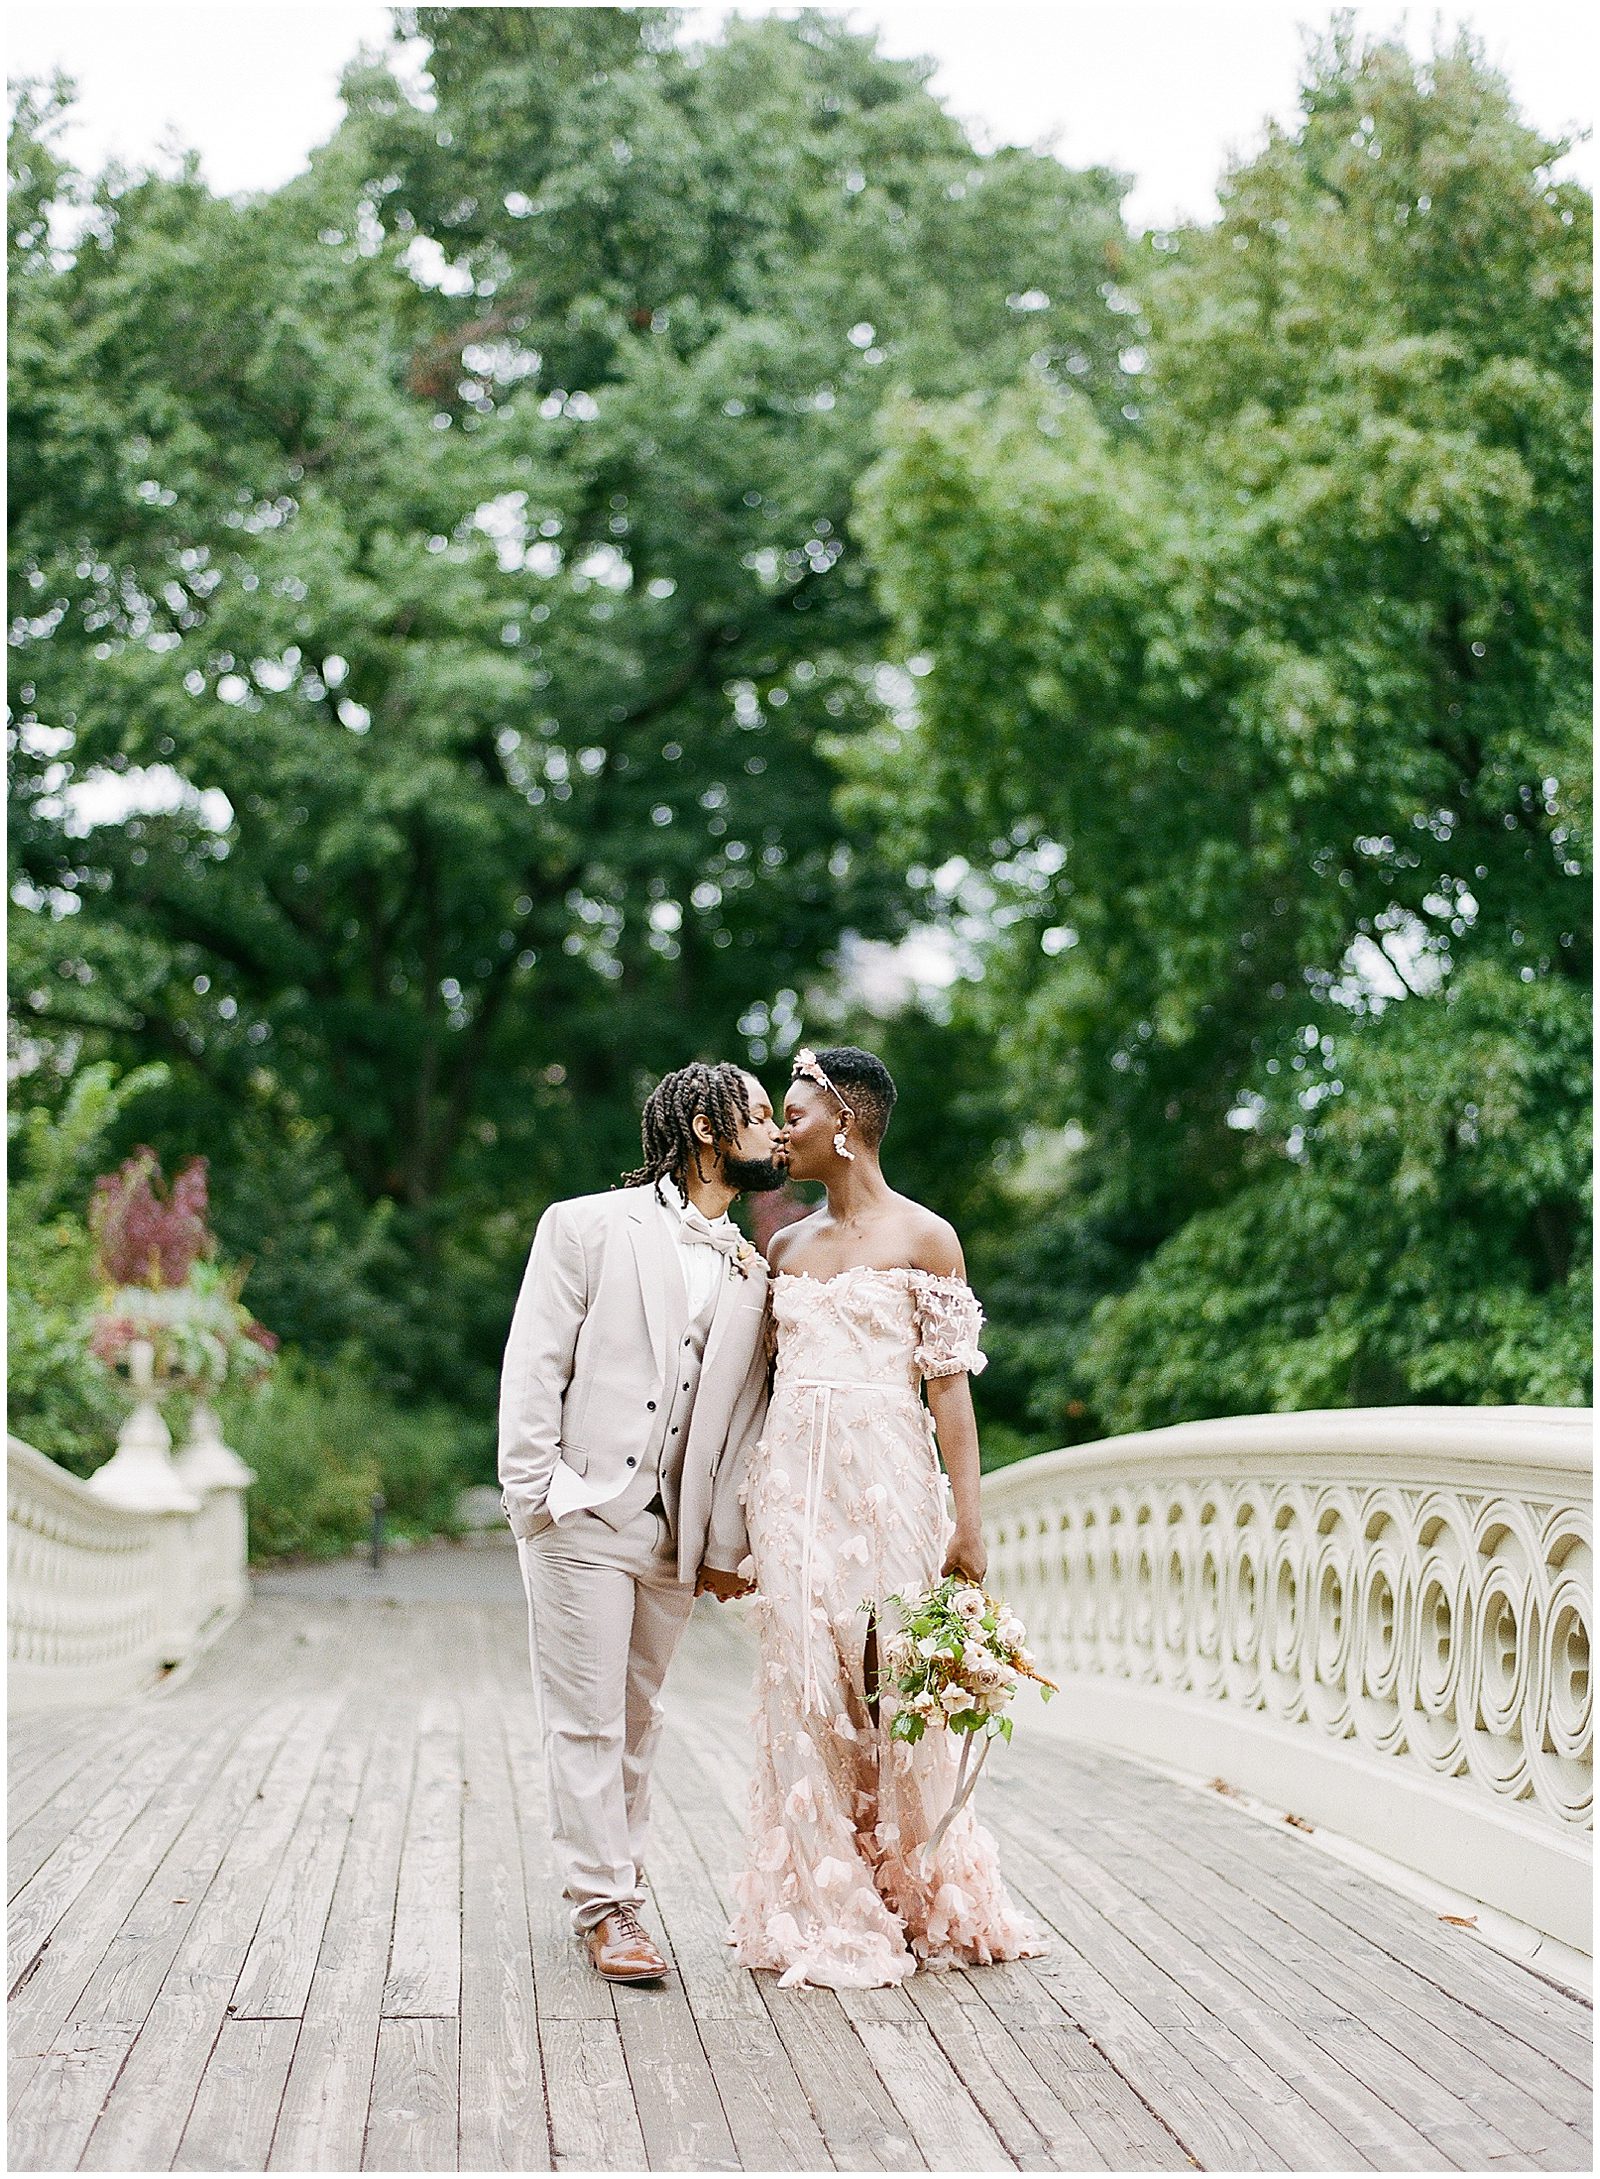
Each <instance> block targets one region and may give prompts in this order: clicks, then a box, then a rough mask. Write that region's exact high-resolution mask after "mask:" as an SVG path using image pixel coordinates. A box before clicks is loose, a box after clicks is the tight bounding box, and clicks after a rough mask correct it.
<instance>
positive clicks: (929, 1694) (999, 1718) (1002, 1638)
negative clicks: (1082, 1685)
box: [878, 1574, 1056, 1742]
mask: <svg viewBox="0 0 1600 2179" xmlns="http://www.w3.org/2000/svg"><path fill="white" fill-rule="evenodd" d="M889 1601H890V1602H891V1603H892V1604H894V1605H896V1606H897V1607H898V1609H899V1613H900V1632H899V1634H898V1635H897V1636H896V1637H895V1639H894V1641H893V1642H892V1643H891V1644H890V1645H889V1651H888V1669H887V1671H886V1672H884V1674H883V1675H882V1676H881V1678H880V1680H879V1683H878V1694H879V1697H880V1699H881V1698H884V1697H887V1698H888V1699H889V1700H890V1701H891V1702H892V1703H893V1705H894V1715H893V1717H892V1719H891V1721H890V1725H889V1732H890V1736H891V1738H893V1739H895V1740H908V1741H912V1742H915V1741H918V1740H920V1739H921V1738H922V1736H923V1734H924V1733H925V1732H926V1731H927V1729H928V1727H929V1726H930V1725H940V1726H945V1727H947V1728H948V1729H949V1730H950V1731H951V1732H953V1733H965V1734H969V1735H970V1734H972V1733H982V1734H984V1735H985V1737H986V1738H987V1739H989V1740H994V1739H996V1738H999V1739H1001V1740H1009V1739H1010V1738H1011V1722H1012V1721H1011V1719H1010V1718H1008V1717H1007V1716H1005V1715H1004V1712H1005V1711H1006V1709H1007V1708H1008V1706H1009V1705H1010V1702H1011V1698H1012V1696H1013V1695H1014V1694H1015V1693H1016V1691H1017V1682H1018V1680H1019V1679H1028V1680H1037V1682H1038V1683H1039V1691H1040V1693H1041V1695H1042V1696H1043V1697H1044V1700H1045V1701H1046V1702H1048V1701H1049V1700H1050V1697H1051V1696H1052V1695H1053V1694H1054V1693H1055V1692H1056V1687H1055V1682H1054V1681H1053V1680H1047V1679H1046V1678H1045V1676H1044V1674H1043V1673H1042V1672H1040V1671H1039V1670H1038V1668H1037V1667H1036V1665H1035V1664H1034V1661H1033V1658H1032V1656H1031V1655H1030V1654H1029V1652H1028V1650H1027V1649H1026V1647H1025V1646H1024V1645H1025V1643H1026V1640H1027V1633H1028V1630H1027V1628H1026V1627H1025V1626H1024V1625H1023V1624H1022V1621H1021V1620H1020V1619H1019V1618H1018V1617H1017V1615H1016V1613H1015V1612H1013V1611H1012V1610H1011V1608H1010V1606H1009V1605H1007V1604H1002V1603H1000V1602H999V1601H998V1599H997V1598H995V1597H992V1596H990V1595H989V1593H988V1591H987V1590H985V1589H980V1588H979V1587H978V1586H977V1584H976V1582H971V1581H968V1580H967V1579H966V1578H965V1576H964V1575H961V1574H949V1575H947V1576H946V1577H945V1579H944V1580H943V1581H941V1582H940V1583H939V1585H938V1587H937V1588H935V1589H929V1590H928V1591H927V1592H926V1594H924V1595H922V1596H918V1597H911V1598H906V1597H901V1596H896V1597H891V1598H890V1600H889Z"/></svg>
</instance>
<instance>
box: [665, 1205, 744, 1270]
mask: <svg viewBox="0 0 1600 2179" xmlns="http://www.w3.org/2000/svg"><path fill="white" fill-rule="evenodd" d="M678 1222H679V1224H680V1226H681V1227H682V1229H683V1237H684V1239H685V1240H686V1241H702V1242H704V1244H705V1245H706V1247H707V1248H715V1249H720V1250H721V1252H722V1254H723V1255H724V1256H727V1257H729V1258H732V1257H733V1256H734V1255H736V1254H737V1252H738V1247H739V1232H738V1228H737V1227H736V1226H734V1225H733V1224H731V1223H730V1221H729V1220H727V1219H722V1220H719V1222H718V1223H717V1224H716V1225H713V1224H712V1223H711V1221H710V1219H709V1218H707V1217H706V1215H705V1213H704V1212H703V1211H697V1210H696V1209H695V1207H694V1205H693V1204H692V1203H686V1204H684V1206H683V1208H682V1209H681V1210H680V1211H679V1213H678Z"/></svg>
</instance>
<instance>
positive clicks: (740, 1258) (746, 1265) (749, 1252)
mask: <svg viewBox="0 0 1600 2179" xmlns="http://www.w3.org/2000/svg"><path fill="white" fill-rule="evenodd" d="M762 1261H763V1258H762V1254H761V1251H760V1250H759V1249H758V1248H752V1247H751V1245H750V1243H749V1242H748V1241H741V1242H740V1243H739V1245H738V1247H737V1248H736V1249H735V1250H734V1252H733V1265H734V1269H735V1270H736V1271H737V1272H738V1274H739V1276H740V1278H741V1279H747V1278H749V1276H750V1269H751V1266H752V1265H753V1264H758V1263H761V1262H762Z"/></svg>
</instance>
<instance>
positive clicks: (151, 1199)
mask: <svg viewBox="0 0 1600 2179" xmlns="http://www.w3.org/2000/svg"><path fill="white" fill-rule="evenodd" d="M160 1185H161V1165H160V1161H159V1160H158V1159H157V1157H156V1154H155V1152H154V1151H153V1150H151V1149H148V1148H145V1147H141V1148H140V1149H138V1150H135V1152H134V1153H133V1155H132V1157H131V1158H128V1159H127V1160H126V1161H125V1162H124V1163H123V1164H122V1165H120V1166H119V1167H118V1168H117V1170H116V1172H114V1173H102V1174H101V1176H100V1178H99V1179H98V1180H97V1181H96V1182H95V1184H94V1194H93V1196H92V1197H91V1199H90V1203H89V1230H90V1232H91V1233H92V1234H93V1235H94V1238H95V1246H96V1248H97V1249H98V1251H99V1257H100V1269H101V1272H102V1273H103V1275H104V1276H105V1278H106V1279H107V1280H108V1281H109V1283H110V1284H111V1285H112V1286H151V1287H162V1286H182V1285H183V1283H184V1281H185V1280H186V1279H187V1278H188V1276H189V1273H190V1272H191V1271H192V1270H193V1268H194V1266H195V1264H196V1262H197V1261H198V1259H199V1258H200V1257H202V1256H208V1255H210V1253H211V1251H212V1248H213V1247H214V1245H215V1244H214V1243H213V1241H212V1238H211V1235H210V1233H209V1231H208V1230H207V1227H206V1203H207V1193H206V1161H205V1159H204V1158H191V1159H190V1160H189V1162H188V1164H187V1165H185V1166H184V1167H183V1168H182V1170H181V1171H180V1172H178V1173H177V1174H176V1175H175V1176H174V1179H173V1182H172V1187H171V1190H170V1192H169V1193H168V1194H167V1195H166V1196H165V1197H163V1196H162V1195H161V1194H160V1193H159V1192H158V1191H159V1189H160Z"/></svg>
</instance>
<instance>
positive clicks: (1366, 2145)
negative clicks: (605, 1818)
mask: <svg viewBox="0 0 1600 2179" xmlns="http://www.w3.org/2000/svg"><path fill="white" fill-rule="evenodd" d="M749 1666H750V1656H749V1649H748V1643H747V1637H746V1635H745V1633H744V1630H743V1628H742V1626H741V1625H740V1623H739V1622H738V1620H737V1618H736V1616H735V1615H734V1614H732V1613H727V1612H723V1613H720V1614H719V1613H718V1611H717V1609H716V1607H714V1606H712V1605H710V1604H709V1603H707V1604H703V1605H702V1606H700V1607H699V1609H698V1611H697V1614H696V1618H695V1620H694V1622H693V1624H692V1626H691V1629H690V1633H689V1636H688V1638H687V1640H686V1643H685V1647H684V1651H683V1653H682V1654H681V1656H680V1658H679V1660H678V1663H677V1665H676V1666H675V1668H674V1674H673V1678H672V1680H671V1681H670V1682H669V1689H668V1692H669V1726H668V1730H667V1732H666V1734H665V1735H664V1739H663V1748H662V1754H661V1758H660V1763H659V1768H658V1773H657V1777H658V1787H657V1814H656V1829H655V1842H654V1851H653V1854H652V1857H651V1858H652V1867H651V1870H650V1891H651V1901H650V1913H649V1919H650V1921H651V1923H652V1926H653V1927H654V1928H655V1929H656V1930H657V1932H658V1933H659V1934H660V1935H661V1937H662V1938H663V1940H664V1942H665V1945H666V1947H667V1949H668V1951H669V1953H670V1954H671V1956H672V1959H673V1961H674V1964H675V1967H676V1970H677V1973H676V1978H675V1980H674V1981H673V1982H671V1983H670V1984H669V1985H667V1986H665V1987H663V1988H659V1989H621V1990H612V1989H610V1988H608V1987H606V1986H604V1985H602V1984H600V1983H599V1982H598V1981H597V1980H596V1979H595V1977H594V1976H593V1975H592V1974H591V1973H590V1971H589V1970H588V1968H587V1966H586V1965H585V1964H584V1962H583V1961H582V1959H581V1957H580V1955H579V1954H578V1953H577V1951H576V1949H575V1948H574V1946H573V1944H572V1941H571V1939H570V1938H569V1936H568V1935H567V1931H566V1924H565V1917H564V1914H563V1911H562V1908H561V1904H560V1901H559V1899H558V1897H557V1896H556V1892H555V1887H554V1883H553V1880H552V1877H551V1873H550V1854H549V1846H548V1840H547V1833H546V1822H545V1812H544V1807H543V1784H542V1779H541V1775H540V1766H539V1763H538V1760H537V1747H536V1733H535V1721H534V1711H533V1702H532V1695H531V1691H530V1687H529V1681H528V1667H527V1652H526V1635H525V1623H524V1617H523V1613H522V1610H521V1606H520V1591H519V1588H518V1585H517V1578H516V1569H515V1562H514V1559H513V1557H512V1555H511V1553H510V1552H509V1551H507V1550H504V1549H495V1548H485V1549H482V1550H477V1551H463V1550H457V1551H437V1552H430V1553H426V1554H423V1553H419V1554H416V1555H414V1556H413V1557H412V1558H411V1559H410V1560H404V1559H402V1560H395V1561H392V1562H391V1566H390V1569H389V1570H388V1571H387V1572H386V1573H385V1574H384V1575H383V1576H380V1577H373V1576H370V1575H368V1574H367V1573H365V1571H364V1570H363V1569H360V1568H326V1569H308V1570H306V1571H305V1572H304V1573H302V1574H298V1575H276V1576H271V1577H268V1578H267V1579H266V1580H264V1581H263V1582H262V1583H260V1584H259V1586H258V1594H257V1599H256V1602H255V1603H254V1604H253V1606H252V1607H251V1609H250V1610H249V1611H248V1612H247V1613H246V1615H245V1617H244V1618H243V1619H242V1620H241V1621H240V1622H239V1624H238V1625H237V1626H236V1627H234V1628H233V1630H232V1631H231V1632H230V1633H229V1634H228V1635H227V1636H226V1637H225V1638H224V1639H223V1641H222V1642H221V1643H220V1644H219V1645H218V1646H217V1647H216V1648H215V1649H213V1650H212V1651H210V1652H209V1653H208V1654H207V1655H206V1656H205V1657H204V1658H203V1659H202V1660H201V1662H200V1664H199V1665H198V1667H197V1668H196V1670H195V1671H194V1673H193V1674H192V1676H191V1677H190V1678H189V1679H188V1680H187V1681H186V1682H184V1683H182V1684H180V1685H177V1686H174V1687H170V1688H167V1689H164V1690H162V1691H161V1692H160V1693H158V1694H155V1695H151V1696H147V1697H145V1698H143V1699H142V1700H140V1701H137V1702H131V1703H128V1704H125V1705H122V1706H119V1707H117V1708H115V1709H106V1710H90V1711H82V1710H80V1711H57V1712H54V1713H49V1714H44V1715H37V1714H36V1715H32V1716H26V1717H23V1718H21V1719H19V1720H17V1721H16V1722H15V1723H14V1726H13V1731H12V1745H11V1810H10V1831H11V1868H10V1889H11V1897H12V1909H11V1924H10V1988H11V1991H12V2005H11V2048H12V2058H11V2073H10V2096H11V2125H10V2155H11V2163H12V2165H13V2167H14V2168H16V2169H19V2170H23V2171H70V2170H99V2171H105V2170H118V2171H164V2170H169V2169H173V2170H188V2171H262V2170H274V2171H291V2172H302V2171H304V2172H311V2171H339V2172H356V2171H362V2170H367V2171H450V2170H462V2171H540V2170H558V2169H566V2170H619V2171H631V2170H664V2171H726V2170H747V2171H829V2170H834V2169H837V2170H841V2171H922V2170H933V2171H952V2170H959V2171H1011V2170H1025V2171H1103V2170H1110V2171H1168V2170H1171V2171H1177V2170H1186V2169H1193V2168H1199V2169H1203V2170H1225V2171H1254V2170H1259V2171H1280V2170H1293V2171H1347V2170H1360V2169H1372V2170H1380V2171H1411V2170H1452V2169H1453V2170H1470V2171H1481V2170H1489V2169H1501V2170H1513V2171H1516V2170H1548V2171H1577V2170H1583V2171H1587V2170H1588V2169H1589V2168H1590V2164H1591V2157H1590V2101H1589V2089H1588V2081H1589V2068H1590V2055H1591V2033H1590V2031H1591V2019H1592V2016H1591V2013H1590V2011H1589V2008H1588V2007H1587V2005H1586V2004H1585V2003H1584V2002H1583V2001H1582V2000H1580V1999H1578V1998H1576V1997H1574V1996H1572V1995H1570V1994H1569V1993H1568V1992H1566V1991H1564V1990H1562V1989H1560V1988H1558V1987H1557V1986H1556V1985H1555V1984H1553V1983H1552V1982H1550V1981H1548V1980H1546V1979H1545V1978H1543V1977H1542V1976H1540V1975H1538V1974H1536V1973H1533V1972H1531V1971H1530V1970H1528V1969H1526V1968H1524V1967H1523V1966H1521V1965H1520V1964H1517V1963H1515V1962H1512V1961H1509V1960H1506V1959H1504V1958H1502V1957H1500V1956H1499V1955H1498V1954H1496V1953H1493V1952H1491V1951H1489V1950H1488V1949H1487V1948H1485V1947H1484V1946H1483V1945H1481V1944H1479V1943H1478V1942H1477V1941H1475V1940H1474V1939H1472V1938H1470V1937H1468V1936H1467V1935H1465V1934H1464V1933H1463V1932H1461V1931H1459V1930H1456V1929H1454V1928H1451V1927H1450V1926H1448V1925H1447V1924H1444V1923H1442V1922H1441V1921H1440V1920H1439V1919H1438V1917H1437V1916H1436V1915H1434V1914H1433V1913H1431V1912H1429V1911H1428V1910H1426V1909H1425V1908H1423V1907H1421V1906H1419V1905H1416V1904H1414V1903H1412V1902H1411V1901H1409V1900H1407V1899H1404V1898H1401V1897H1399V1896H1397V1895H1395V1894H1393V1893H1391V1892H1389V1891H1388V1890H1387V1889H1385V1888H1383V1887H1381V1886H1380V1885H1378V1884H1376V1883H1375V1882H1374V1881H1373V1880H1371V1879H1370V1878H1368V1877H1366V1876H1364V1875H1361V1874H1359V1873H1357V1872H1355V1871H1354V1870H1352V1869H1351V1868H1349V1867H1347V1866H1346V1865H1345V1864H1344V1863H1342V1862H1340V1861H1337V1860H1335V1859H1334V1858H1332V1857H1331V1856H1330V1855H1327V1854H1325V1853H1323V1852H1322V1851H1321V1850H1320V1849H1319V1848H1318V1846H1317V1845H1316V1844H1315V1843H1314V1842H1312V1841H1309V1840H1307V1839H1306V1838H1304V1837H1303V1836H1301V1835H1299V1834H1297V1833H1296V1832H1295V1831H1293V1830H1292V1829H1288V1828H1283V1829H1278V1828H1276V1827H1273V1826H1269V1825H1265V1824H1263V1823H1261V1822H1259V1821H1257V1820H1255V1819H1253V1818H1251V1817H1249V1816H1247V1815H1245V1814H1243V1813H1241V1812H1240V1811H1239V1810H1238V1809H1237V1808H1234V1807H1231V1806H1230V1805H1229V1804H1228V1802H1227V1801H1226V1800H1224V1799H1222V1798H1220V1797H1219V1796H1217V1795H1215V1794H1209V1793H1205V1792H1202V1791H1198V1790H1196V1789H1193V1788H1191V1787H1187V1786H1184V1785H1181V1784H1177V1783H1175V1782H1173V1781H1171V1780H1169V1779H1166V1778H1164V1777H1161V1776H1158V1775H1156V1774H1155V1773H1153V1772H1151V1771H1148V1770H1145V1769H1142V1768H1141V1767H1139V1766H1137V1765H1135V1764H1132V1763H1127V1762H1123V1761H1121V1760H1119V1759H1117V1758H1115V1757H1112V1756H1109V1755H1105V1754H1100V1753H1096V1752H1094V1751H1089V1750H1083V1749H1079V1748H1075V1747H1073V1746H1071V1745H1070V1744H1069V1743H1067V1742H1066V1741H1064V1740H1062V1739H1060V1738H1058V1737H1056V1736H1055V1735H1053V1734H1050V1733H1048V1732H1043V1731H1037V1732H1033V1733H1029V1732H1026V1731H1025V1732H1024V1733H1023V1734H1022V1735H1020V1736H1019V1738H1018V1741H1017V1744H1016V1746H1015V1748H1014V1749H1013V1750H1011V1751H1009V1753H1006V1754H1003V1755H999V1756H997V1758H996V1760H995V1762H994V1763H993V1764H992V1765H991V1767H990V1771H989V1774H988V1776H987V1777H986V1780H985V1786H984V1811H985V1817H986V1820H987V1821H988V1822H989V1823H990V1824H991V1825H992V1827H993V1828H994V1829H995V1831H996V1832H997V1833H998V1835H999V1837H1000V1841H1001V1845H1002V1850H1003V1854H1004V1859H1005V1863H1006V1867H1007V1872H1008V1875H1009V1878H1010V1880H1011V1883H1012V1886H1013V1889H1014V1890H1015V1891H1016V1893H1017V1894H1018V1895H1019V1896H1020V1898H1021V1899H1022V1900H1023V1901H1024V1902H1025V1904H1026V1905H1027V1907H1028V1908H1029V1909H1030V1910H1031V1911H1032V1912H1033V1914H1034V1915H1035V1916H1036V1917H1038V1918H1039V1919H1040V1920H1042V1921H1043V1922H1045V1923H1047V1924H1048V1925H1049V1928H1050V1930H1051V1932H1052V1933H1053V1947H1052V1951H1051V1953H1050V1955H1049V1957H1048V1958H1047V1959H1043V1960H1040V1961H1037V1962H1033V1963H1029V1964H1024V1965H1010V1966H1004V1967H994V1968H987V1969H981V1970H978V1971H976V1972H973V1973H970V1974H964V1975H942V1976H941V1975H920V1976H917V1977H914V1978H913V1980H912V1981H911V1982H910V1983H909V1984H908V1985H906V1986H905V1987H903V1988H901V1989H897V1990H886V1991H866V1992H840V1993H834V1992H831V1991H816V1990H780V1989H778V1988H777V1987H776V1985H775V1982H774V1980H773V1978H772V1977H770V1976H760V1977H756V1976H750V1975H747V1974H743V1973H741V1972H739V1971H738V1970H736V1969H735V1968H733V1967H732V1966H731V1965H730V1963H729V1959H728V1955H727V1952H726V1950H725V1948H724V1945H723V1942H722V1931H723V1928H724V1926H725V1923H726V1919H727V1913H728V1905H729V1897H728V1889H729V1877H730V1872H731V1871H732V1869H733V1868H734V1866H735V1864H736V1860H737V1855H738V1845H739V1826H740V1818H741V1813H742V1805H743V1791H744V1775H745V1764H746V1754H745V1738H744V1730H745V1728H744V1714H745V1709H746V1689H747V1687H748V1683H749Z"/></svg>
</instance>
